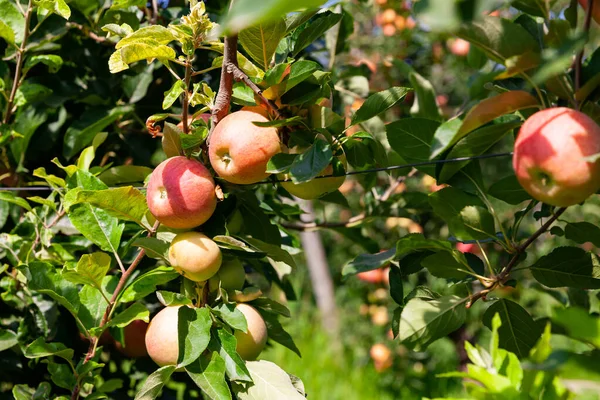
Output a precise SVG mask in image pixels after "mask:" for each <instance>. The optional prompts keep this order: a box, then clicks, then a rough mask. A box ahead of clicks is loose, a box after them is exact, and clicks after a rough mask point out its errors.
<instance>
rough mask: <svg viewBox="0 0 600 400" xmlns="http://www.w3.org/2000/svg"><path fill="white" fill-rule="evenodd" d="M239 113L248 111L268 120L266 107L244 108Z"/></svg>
mask: <svg viewBox="0 0 600 400" xmlns="http://www.w3.org/2000/svg"><path fill="white" fill-rule="evenodd" d="M240 111H250V112H255V113H257V114H260V115H262V116H263V117H265V118H269V110H268V109H267V107H266V106H263V105H256V106H244V107H242V109H241V110H240Z"/></svg>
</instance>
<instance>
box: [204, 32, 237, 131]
mask: <svg viewBox="0 0 600 400" xmlns="http://www.w3.org/2000/svg"><path fill="white" fill-rule="evenodd" d="M224 45H225V48H224V50H223V65H222V66H221V82H220V83H219V93H217V97H216V99H215V106H214V107H213V110H212V117H213V124H212V126H213V128H214V127H215V126H217V124H218V123H219V122H220V121H221V120H222V119H223V118H224V117H225V116H226V115H227V112H228V111H229V104H230V103H231V93H232V91H233V73H232V72H229V67H230V66H231V65H235V66H237V35H232V36H228V37H226V38H225V43H224ZM211 133H212V132H211ZM209 139H210V135H209V137H208V139H207V142H208V141H209Z"/></svg>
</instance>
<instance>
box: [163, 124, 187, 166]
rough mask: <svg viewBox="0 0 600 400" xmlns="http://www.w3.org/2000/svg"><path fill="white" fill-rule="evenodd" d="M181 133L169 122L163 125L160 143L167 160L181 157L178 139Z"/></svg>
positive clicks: (181, 149)
mask: <svg viewBox="0 0 600 400" xmlns="http://www.w3.org/2000/svg"><path fill="white" fill-rule="evenodd" d="M182 133H183V132H182V131H181V129H179V128H178V127H177V126H176V125H173V124H171V123H169V122H166V123H165V125H164V129H163V137H162V140H161V143H162V148H163V151H164V152H165V155H166V156H167V158H170V157H177V156H180V155H183V147H182V146H181V137H180V135H181V134H182Z"/></svg>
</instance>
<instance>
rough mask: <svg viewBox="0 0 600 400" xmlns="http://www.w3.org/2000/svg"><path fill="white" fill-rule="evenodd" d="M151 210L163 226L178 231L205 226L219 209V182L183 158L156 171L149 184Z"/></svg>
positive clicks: (198, 165)
mask: <svg viewBox="0 0 600 400" xmlns="http://www.w3.org/2000/svg"><path fill="white" fill-rule="evenodd" d="M146 200H147V202H148V209H149V210H150V212H151V213H152V215H153V216H154V217H155V218H156V219H157V220H158V221H160V223H161V224H163V225H165V226H166V227H169V228H174V229H191V228H194V227H196V226H199V225H202V224H203V223H204V222H206V221H207V220H208V219H209V218H210V217H211V216H212V214H213V213H214V211H215V208H216V207H217V195H216V194H215V182H214V180H213V178H212V176H211V175H210V172H209V171H208V169H207V168H206V167H205V166H204V165H202V164H201V163H200V162H198V161H196V160H190V159H187V158H186V157H183V156H178V157H172V158H169V159H167V160H165V161H163V162H162V163H160V164H159V165H158V167H156V169H155V170H154V171H153V172H152V175H151V176H150V180H149V181H148V190H147V195H146Z"/></svg>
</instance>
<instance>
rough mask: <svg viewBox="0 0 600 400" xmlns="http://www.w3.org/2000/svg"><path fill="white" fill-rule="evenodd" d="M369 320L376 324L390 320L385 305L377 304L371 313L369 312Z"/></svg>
mask: <svg viewBox="0 0 600 400" xmlns="http://www.w3.org/2000/svg"><path fill="white" fill-rule="evenodd" d="M371 322H372V323H373V324H374V325H377V326H384V325H387V323H388V322H390V317H389V315H388V310H387V308H386V307H385V306H378V307H377V309H376V310H375V312H374V313H373V314H371Z"/></svg>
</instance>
